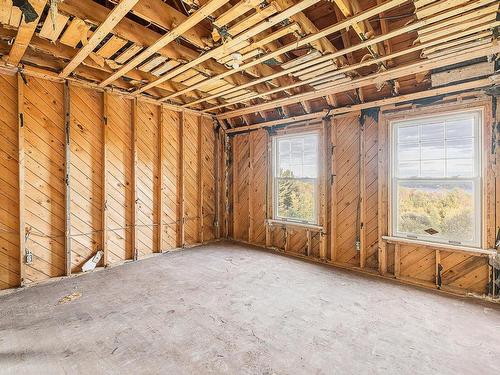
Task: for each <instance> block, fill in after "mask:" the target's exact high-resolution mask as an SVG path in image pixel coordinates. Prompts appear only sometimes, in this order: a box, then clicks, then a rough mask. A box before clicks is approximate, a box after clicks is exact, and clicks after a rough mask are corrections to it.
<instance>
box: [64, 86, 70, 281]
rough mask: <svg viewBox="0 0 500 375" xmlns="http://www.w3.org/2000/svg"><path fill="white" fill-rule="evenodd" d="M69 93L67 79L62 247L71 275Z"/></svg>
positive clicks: (67, 272) (65, 93)
mask: <svg viewBox="0 0 500 375" xmlns="http://www.w3.org/2000/svg"><path fill="white" fill-rule="evenodd" d="M70 129H71V93H70V87H69V83H68V81H66V82H64V182H65V184H64V186H65V187H64V200H65V204H64V215H65V223H64V249H65V253H66V258H65V261H66V263H65V267H66V269H65V272H66V276H69V275H71V144H70V142H71V134H70Z"/></svg>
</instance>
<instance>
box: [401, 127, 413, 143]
mask: <svg viewBox="0 0 500 375" xmlns="http://www.w3.org/2000/svg"><path fill="white" fill-rule="evenodd" d="M398 142H399V143H408V142H418V126H416V125H415V126H401V127H398Z"/></svg>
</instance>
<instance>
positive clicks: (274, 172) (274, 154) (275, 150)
mask: <svg viewBox="0 0 500 375" xmlns="http://www.w3.org/2000/svg"><path fill="white" fill-rule="evenodd" d="M311 134H314V135H316V136H317V138H318V143H317V146H316V157H317V162H316V165H317V171H318V175H317V177H316V178H310V177H304V178H291V179H293V180H302V181H311V180H314V181H315V183H314V207H313V209H314V211H313V217H314V220H313V221H308V220H298V219H294V218H289V217H283V216H278V183H277V180H278V178H280V179H284V178H282V177H278V176H277V165H278V157H279V156H278V147H277V144H278V140H281V139H301V138H304V136H306V135H311ZM320 143H321V136H320V132H319V131H309V132H301V133H294V134H284V135H276V136H274V137H273V138H272V168H271V169H272V183H273V186H272V188H273V189H272V191H273V197H272V202H273V219H274V220H276V221H283V222H290V223H294V224H305V225H318V223H319V180H320V173H321V168H320V162H321V157H320Z"/></svg>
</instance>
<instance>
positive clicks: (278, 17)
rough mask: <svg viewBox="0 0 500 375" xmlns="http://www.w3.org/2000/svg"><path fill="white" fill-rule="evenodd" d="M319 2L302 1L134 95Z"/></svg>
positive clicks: (313, 0) (136, 92) (316, 0)
mask: <svg viewBox="0 0 500 375" xmlns="http://www.w3.org/2000/svg"><path fill="white" fill-rule="evenodd" d="M319 1H320V0H302V1H300V2H299V3H298V4H296V5H294V6H292V7H290V8H288V9H285V10H284V11H282V12H280V13H278V14H276V15H274V16H272V17H270V18H269V19H267V20H264V21H262V22H260V23H259V24H257V25H256V26H254V27H252V28H250V29H249V30H247V31H244V32H242V33H240V34H238V35H237V36H236V37H235V38H233V39H231V40H229V41H227V42H226V43H224V44H223V45H221V46H219V47H217V48H214V49H212V50H210V51H208V52H206V53H205V54H203V55H201V56H200V57H198V58H197V59H195V60H193V61H191V62H189V63H187V64H184V65H181V66H179V67H178V68H176V69H173V70H172V71H171V72H169V73H167V74H165V75H164V76H162V77H160V78H158V79H157V80H156V81H153V82H151V83H149V84H147V85H146V86H144V87H142V88H141V89H139V90H137V91H135V92H134V94H139V93H141V92H144V91H145V90H148V89H150V88H151V87H154V86H156V85H158V84H160V83H162V82H165V81H167V80H169V79H170V78H173V77H175V76H176V75H179V74H181V73H182V72H185V71H186V70H189V69H191V68H193V67H195V66H196V65H198V64H200V63H202V62H204V61H206V60H208V59H210V58H212V57H216V56H218V55H220V54H221V53H223V52H224V50H226V49H229V48H231V47H234V46H236V45H237V44H239V43H241V42H242V41H246V40H247V39H249V38H251V37H252V36H254V35H257V34H259V33H260V32H262V31H264V30H266V29H268V28H270V27H271V26H274V25H276V24H278V23H280V22H282V21H284V20H286V19H288V18H289V17H291V16H292V15H294V14H295V13H297V12H301V11H302V10H304V9H306V8H308V7H310V6H311V5H313V4H316V3H317V2H319ZM236 70H237V69H234V72H235V71H236ZM240 70H242V69H239V70H238V71H240ZM231 74H233V71H231V73H230V74H227V75H231ZM198 87H200V86H198Z"/></svg>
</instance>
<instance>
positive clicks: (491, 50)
mask: <svg viewBox="0 0 500 375" xmlns="http://www.w3.org/2000/svg"><path fill="white" fill-rule="evenodd" d="M496 53H500V45H499V44H498V43H497V42H496V41H495V42H492V43H488V44H487V45H485V46H481V47H479V48H473V49H469V50H466V51H460V52H456V53H453V54H450V55H448V56H446V58H439V59H435V60H427V61H423V62H422V61H420V62H416V63H413V64H409V65H402V66H399V67H396V68H392V69H389V70H387V71H385V72H382V73H374V74H372V75H369V76H365V77H360V78H358V79H354V80H352V81H351V82H348V83H345V84H341V85H338V86H333V87H328V88H325V89H320V90H315V91H313V92H309V93H304V94H299V95H295V96H292V97H290V98H286V99H278V100H272V101H268V102H266V103H263V104H259V105H256V106H252V107H248V108H244V109H239V110H235V111H231V112H226V113H223V114H221V115H218V116H217V118H218V119H226V118H231V117H237V116H241V115H242V114H245V113H251V112H255V111H259V110H267V109H270V108H275V107H276V106H282V105H288V104H293V103H299V102H301V101H304V100H311V99H316V98H321V97H324V96H326V95H330V94H334V93H338V92H343V91H347V90H353V89H356V88H359V87H363V86H370V85H373V84H376V83H378V82H383V81H385V80H388V79H397V78H400V77H404V76H406V75H408V74H416V73H419V72H423V71H427V70H430V69H436V68H441V67H444V66H447V65H451V64H455V63H460V62H464V61H469V60H473V59H475V58H480V57H484V56H488V55H491V54H496Z"/></svg>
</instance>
